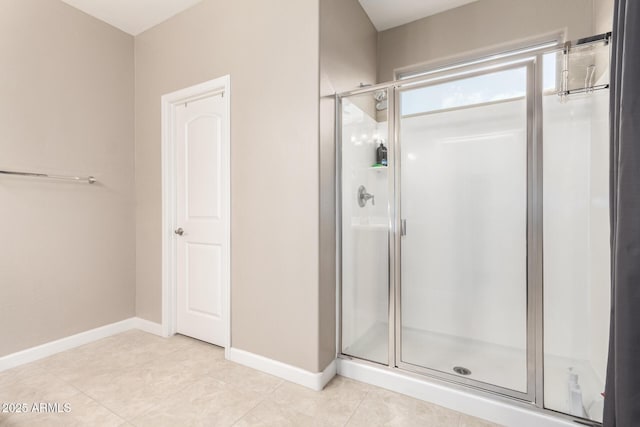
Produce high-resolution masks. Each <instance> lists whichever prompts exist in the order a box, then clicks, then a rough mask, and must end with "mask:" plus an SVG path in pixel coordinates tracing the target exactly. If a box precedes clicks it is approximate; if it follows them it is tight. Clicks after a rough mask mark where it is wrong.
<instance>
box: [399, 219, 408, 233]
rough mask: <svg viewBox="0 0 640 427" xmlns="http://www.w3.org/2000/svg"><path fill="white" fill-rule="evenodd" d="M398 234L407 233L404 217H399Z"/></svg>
mask: <svg viewBox="0 0 640 427" xmlns="http://www.w3.org/2000/svg"><path fill="white" fill-rule="evenodd" d="M400 235H401V236H406V235H407V220H406V219H401V220H400Z"/></svg>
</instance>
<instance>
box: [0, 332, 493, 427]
mask: <svg viewBox="0 0 640 427" xmlns="http://www.w3.org/2000/svg"><path fill="white" fill-rule="evenodd" d="M0 402H14V403H27V404H28V406H29V407H31V405H32V404H33V403H40V402H52V403H59V404H60V409H63V407H62V405H63V404H64V403H68V404H69V405H70V412H68V413H65V412H61V413H51V412H49V413H46V412H42V413H38V412H27V413H13V414H7V413H0V426H47V427H48V426H64V427H70V426H92V427H93V426H115V427H120V426H123V427H124V426H153V427H160V426H171V427H177V426H207V427H208V426H235V427H248V426H278V427H279V426H292V427H299V426H300V427H306V426H351V427H360V426H363V427H373V426H398V427H399V426H408V427H418V426H436V427H495V424H491V423H488V422H485V421H482V420H479V419H476V418H472V417H469V416H466V415H462V414H460V413H457V412H454V411H450V410H448V409H445V408H442V407H439V406H436V405H432V404H429V403H426V402H422V401H419V400H415V399H412V398H409V397H406V396H403V395H400V394H397V393H393V392H390V391H386V390H384V389H380V388H377V387H374V386H370V385H368V384H363V383H360V382H357V381H352V380H350V379H347V378H343V377H340V376H337V377H335V378H334V379H333V380H332V381H331V382H330V383H329V384H328V385H327V387H326V388H325V389H324V390H323V391H321V392H314V391H312V390H309V389H306V388H304V387H301V386H299V385H296V384H293V383H290V382H287V381H284V380H281V379H279V378H276V377H273V376H271V375H267V374H265V373H262V372H259V371H256V370H253V369H250V368H247V367H244V366H241V365H238V364H235V363H233V362H229V361H227V360H225V359H224V352H223V350H222V349H221V348H219V347H215V346H212V345H208V344H205V343H202V342H200V341H197V340H193V339H190V338H186V337H183V336H179V335H177V336H174V337H172V338H169V339H164V338H160V337H156V336H154V335H151V334H147V333H144V332H140V331H129V332H125V333H123V334H119V335H116V336H113V337H110V338H105V339H103V340H100V341H97V342H95V343H92V344H88V345H85V346H82V347H78V348H76V349H73V350H69V351H66V352H64V353H60V354H57V355H54V356H51V357H49V358H47V359H43V360H41V361H38V362H34V363H31V364H28V365H25V366H21V367H18V368H15V369H12V370H9V371H5V372H2V373H0Z"/></svg>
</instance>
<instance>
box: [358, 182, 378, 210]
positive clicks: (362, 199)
mask: <svg viewBox="0 0 640 427" xmlns="http://www.w3.org/2000/svg"><path fill="white" fill-rule="evenodd" d="M367 200H371V206H375V205H376V196H374V195H373V194H369V193H367V189H366V188H365V187H364V185H361V186H360V187H359V188H358V206H360V207H361V208H364V207H365V206H366V204H367Z"/></svg>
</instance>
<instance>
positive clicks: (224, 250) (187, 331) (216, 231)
mask: <svg viewBox="0 0 640 427" xmlns="http://www.w3.org/2000/svg"><path fill="white" fill-rule="evenodd" d="M223 96H224V95H223V94H217V95H212V96H209V97H207V98H203V99H198V100H195V101H190V102H188V103H185V104H180V105H176V107H175V129H176V134H175V138H176V144H175V147H176V158H177V169H176V171H177V176H176V184H177V185H176V187H177V188H176V201H177V207H176V218H177V223H176V230H175V234H174V236H175V238H176V240H177V245H176V274H177V294H176V296H177V309H176V317H177V318H176V320H177V325H176V326H177V328H176V330H177V332H178V333H181V334H184V335H188V336H191V337H194V338H197V339H200V340H203V341H207V342H210V343H212V344H216V345H220V346H224V345H225V334H226V330H227V325H226V316H225V313H224V310H225V307H224V303H223V302H224V301H225V295H224V293H225V289H227V283H228V280H229V277H228V271H227V269H226V266H227V265H228V257H229V253H228V250H229V249H228V245H227V241H228V236H229V230H228V229H227V228H228V225H227V224H228V218H226V215H227V212H228V206H226V204H227V203H228V200H229V197H228V194H227V193H228V191H229V182H228V175H229V174H228V170H227V164H228V161H227V160H228V159H227V158H226V156H228V149H227V148H228V147H225V141H227V133H228V132H229V130H228V129H227V128H226V127H227V123H228V121H227V117H226V115H227V114H228V112H227V110H226V103H225V100H224V98H223Z"/></svg>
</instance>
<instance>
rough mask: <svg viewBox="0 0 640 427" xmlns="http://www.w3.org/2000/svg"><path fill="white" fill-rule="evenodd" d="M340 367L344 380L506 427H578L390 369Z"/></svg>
mask: <svg viewBox="0 0 640 427" xmlns="http://www.w3.org/2000/svg"><path fill="white" fill-rule="evenodd" d="M337 365H338V374H339V375H342V376H344V377H347V378H352V379H354V380H357V381H362V382H365V383H368V384H373V385H375V386H378V387H381V388H386V389H387V390H391V391H395V392H397V393H402V394H405V395H407V396H411V397H415V398H416V399H420V400H425V401H427V402H431V403H434V404H436V405H439V406H444V407H445V408H449V409H452V410H454V411H458V412H462V413H464V414H468V415H471V416H474V417H478V418H482V419H485V420H488V421H491V422H494V423H497V424H500V425H503V426H506V427H572V426H576V424H575V423H573V422H571V421H569V420H567V419H564V418H560V417H554V416H552V415H548V414H545V413H543V412H540V411H535V410H529V409H526V408H523V407H520V406H516V405H510V404H508V403H505V402H502V401H499V400H494V399H490V398H486V397H482V396H478V395H475V394H471V393H468V392H465V391H461V390H457V389H454V388H451V387H446V386H444V385H440V384H436V383H433V382H428V381H424V380H420V379H417V378H413V377H412V376H409V375H404V374H402V373H400V372H393V371H391V370H389V369H383V368H378V367H374V366H371V365H367V364H363V363H358V362H354V361H351V360H346V359H338V360H337Z"/></svg>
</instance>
